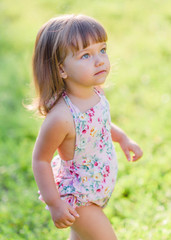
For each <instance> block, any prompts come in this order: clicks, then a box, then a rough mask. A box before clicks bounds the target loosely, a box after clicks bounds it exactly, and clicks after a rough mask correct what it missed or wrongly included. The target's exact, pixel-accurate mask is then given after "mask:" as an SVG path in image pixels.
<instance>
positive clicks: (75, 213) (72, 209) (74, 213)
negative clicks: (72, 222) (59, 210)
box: [69, 206, 79, 217]
mask: <svg viewBox="0 0 171 240" xmlns="http://www.w3.org/2000/svg"><path fill="white" fill-rule="evenodd" d="M69 212H70V214H72V215H73V216H74V217H79V214H78V213H77V211H76V210H75V209H74V208H73V207H71V206H69Z"/></svg>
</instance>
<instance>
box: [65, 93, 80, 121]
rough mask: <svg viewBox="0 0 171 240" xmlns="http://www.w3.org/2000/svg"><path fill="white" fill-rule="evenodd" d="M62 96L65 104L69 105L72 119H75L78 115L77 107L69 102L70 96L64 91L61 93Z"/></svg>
mask: <svg viewBox="0 0 171 240" xmlns="http://www.w3.org/2000/svg"><path fill="white" fill-rule="evenodd" d="M62 97H63V99H64V100H65V102H66V104H67V106H68V107H69V109H70V111H71V114H72V116H73V118H74V121H75V120H76V118H77V116H78V115H79V113H80V112H79V109H78V108H77V107H76V106H75V105H74V104H73V103H72V102H71V100H70V98H69V97H68V95H67V94H66V92H65V91H64V92H63V93H62Z"/></svg>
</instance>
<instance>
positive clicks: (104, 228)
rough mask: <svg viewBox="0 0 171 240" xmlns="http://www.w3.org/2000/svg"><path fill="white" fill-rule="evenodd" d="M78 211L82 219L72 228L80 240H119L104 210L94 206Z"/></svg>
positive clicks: (78, 219)
mask: <svg viewBox="0 0 171 240" xmlns="http://www.w3.org/2000/svg"><path fill="white" fill-rule="evenodd" d="M76 210H77V212H78V214H79V215H80V217H79V218H77V219H76V221H75V222H74V224H73V225H72V227H71V228H72V229H73V230H74V231H75V232H76V233H77V234H78V236H79V237H80V239H79V238H78V240H104V239H107V240H117V237H116V235H115V233H114V230H113V228H112V225H111V223H110V222H109V220H108V218H107V217H106V215H105V214H104V212H103V210H102V208H100V207H98V206H97V205H95V204H92V205H90V206H87V207H79V208H77V209H76ZM71 240H77V238H76V239H72V238H71Z"/></svg>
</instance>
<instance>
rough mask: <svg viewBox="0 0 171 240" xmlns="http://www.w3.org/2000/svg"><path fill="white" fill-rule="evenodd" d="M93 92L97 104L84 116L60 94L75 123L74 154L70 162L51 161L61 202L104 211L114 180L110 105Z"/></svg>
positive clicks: (55, 159)
mask: <svg viewBox="0 0 171 240" xmlns="http://www.w3.org/2000/svg"><path fill="white" fill-rule="evenodd" d="M95 91H96V93H97V94H98V95H99V97H100V101H99V103H97V104H96V105H95V106H94V107H92V108H90V109H89V110H88V111H86V112H84V113H81V112H80V110H79V109H78V108H77V107H76V106H75V105H73V104H72V102H71V100H70V98H69V97H68V96H67V94H66V93H65V92H64V93H63V98H64V100H65V101H66V104H67V105H68V107H69V108H70V111H71V113H72V116H73V119H74V122H75V130H76V144H75V154H74V158H73V159H72V160H69V161H64V160H62V159H61V158H60V156H59V155H57V156H56V157H55V158H54V159H53V160H52V170H53V174H54V179H55V183H56V186H57V188H58V191H59V193H60V196H61V199H64V200H65V201H67V202H68V203H69V204H71V205H72V206H73V207H77V206H83V205H84V206H85V205H86V206H87V205H90V204H91V203H95V204H97V205H99V206H101V207H105V206H106V204H107V202H108V200H109V199H110V196H111V194H112V192H113V189H114V185H115V181H116V176H117V160H116V154H115V149H114V146H113V143H112V138H111V133H110V129H111V119H110V112H109V104H108V101H107V100H106V98H105V96H104V95H101V94H100V93H99V92H98V91H97V90H95Z"/></svg>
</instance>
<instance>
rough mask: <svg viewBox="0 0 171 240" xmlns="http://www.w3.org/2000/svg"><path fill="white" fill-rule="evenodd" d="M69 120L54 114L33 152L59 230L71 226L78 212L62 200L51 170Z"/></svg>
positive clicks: (43, 192)
mask: <svg viewBox="0 0 171 240" xmlns="http://www.w3.org/2000/svg"><path fill="white" fill-rule="evenodd" d="M67 126H68V124H67V120H64V119H63V118H62V114H60V116H55V117H54V115H53V114H52V115H50V116H48V117H47V118H46V119H45V121H44V123H43V124H42V127H41V129H40V132H39V135H38V138H37V140H36V143H35V147H34V151H33V172H34V176H35V180H36V183H37V185H38V187H39V189H40V192H41V195H42V196H43V199H44V201H45V202H46V204H47V205H48V206H49V209H50V212H51V215H52V219H53V221H54V223H55V225H56V226H57V227H58V228H65V227H68V226H71V225H72V224H73V222H74V221H75V217H74V216H77V213H76V211H75V210H74V209H73V208H72V207H71V206H70V205H68V204H67V203H65V202H64V201H62V200H61V198H60V196H59V193H58V191H57V188H56V185H55V182H54V177H53V173H52V169H51V164H50V163H51V160H52V157H53V155H54V152H55V151H56V149H57V148H58V147H59V146H60V145H61V143H62V142H63V141H64V139H65V138H66V136H67V134H68V127H67Z"/></svg>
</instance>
